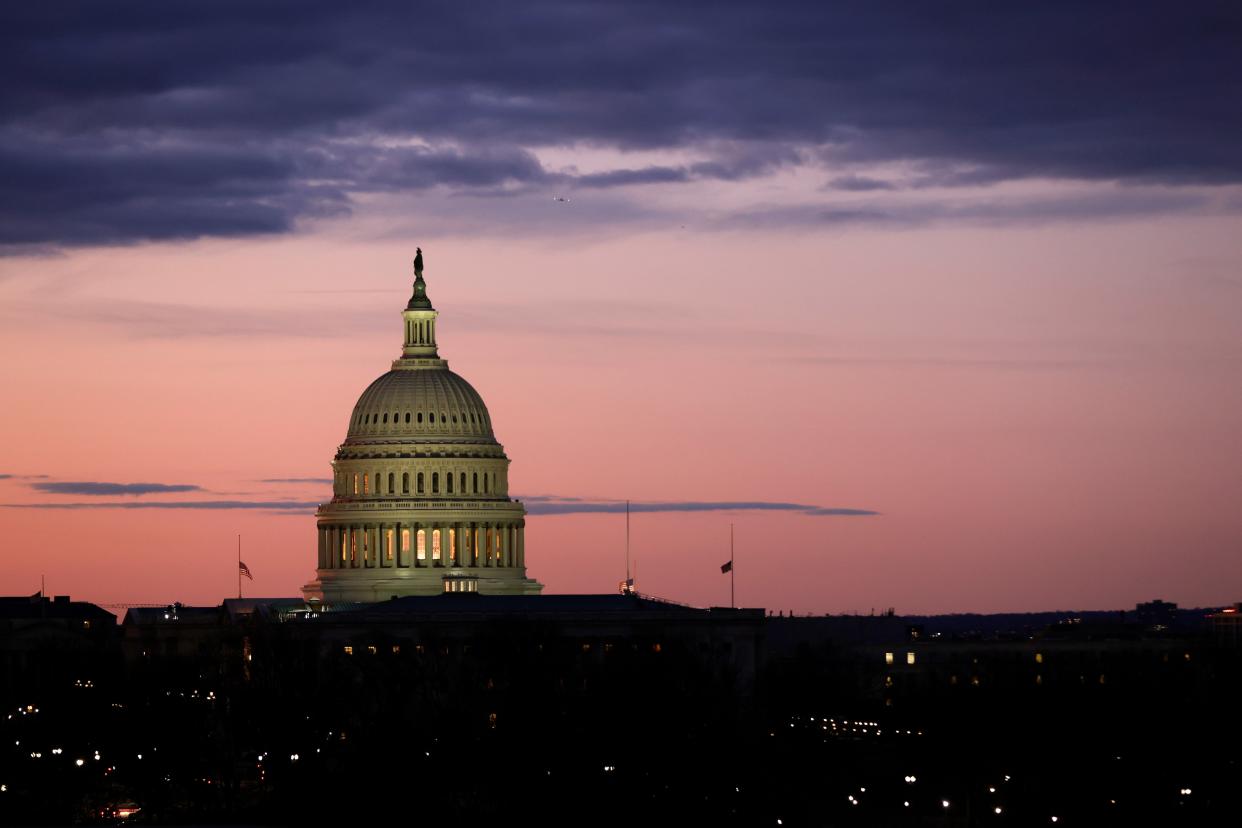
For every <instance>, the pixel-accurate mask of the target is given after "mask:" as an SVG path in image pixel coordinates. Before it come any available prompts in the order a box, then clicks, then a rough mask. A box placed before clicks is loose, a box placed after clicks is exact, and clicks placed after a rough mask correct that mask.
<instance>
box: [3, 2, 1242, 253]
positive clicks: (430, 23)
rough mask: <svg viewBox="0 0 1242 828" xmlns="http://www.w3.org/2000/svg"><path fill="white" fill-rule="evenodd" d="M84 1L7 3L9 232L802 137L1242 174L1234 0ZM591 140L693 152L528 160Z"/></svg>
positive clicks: (235, 211)
mask: <svg viewBox="0 0 1242 828" xmlns="http://www.w3.org/2000/svg"><path fill="white" fill-rule="evenodd" d="M71 8H72V11H71V12H66V11H65V10H64V8H63V7H62V5H61V4H39V3H11V4H7V5H6V6H5V8H4V11H3V13H2V18H0V100H2V101H4V104H3V106H2V108H0V246H2V247H6V248H7V249H8V250H10V251H28V250H30V249H32V248H38V247H39V246H41V245H42V246H51V247H56V246H62V245H83V244H112V243H132V242H137V241H142V240H160V239H192V238H198V237H202V236H222V237H245V236H252V235H256V234H271V233H287V232H290V231H292V230H294V229H296V228H297V227H298V226H299V223H301V222H304V221H305V220H307V219H315V218H321V217H330V216H342V215H346V214H348V213H349V211H351V210H353V209H356V207H357V205H358V204H359V203H360V202H359V196H363V195H366V194H374V193H389V192H402V193H410V192H421V191H429V190H446V191H451V192H480V193H484V192H485V193H488V194H490V196H492V197H494V196H497V195H503V194H505V193H508V192H512V191H514V190H518V191H525V190H528V189H530V188H539V187H548V186H556V187H557V188H564V187H566V186H569V187H574V186H576V187H581V188H605V187H642V186H647V185H652V184H659V185H664V186H668V185H672V186H680V185H685V184H689V183H690V182H693V181H696V180H701V179H716V180H723V181H736V180H740V179H742V178H745V177H749V176H754V175H762V174H765V173H766V172H770V171H771V170H773V169H776V168H777V167H780V166H782V165H784V164H789V163H799V164H806V165H812V166H821V167H823V168H825V169H827V170H829V171H830V174H831V173H832V172H834V171H835V172H837V173H838V174H837V175H836V177H835V178H834V179H833V180H834V181H835V182H836V188H837V189H840V190H845V191H850V190H853V191H863V192H865V191H867V190H868V189H873V190H874V189H877V187H876V185H875V182H876V181H878V179H874V178H872V177H870V176H867V175H864V174H859V173H855V172H853V171H856V170H859V169H865V168H866V167H867V166H868V165H875V164H885V163H889V162H901V163H904V164H909V165H911V166H913V167H915V168H917V169H918V170H919V173H918V175H919V176H920V177H922V178H923V179H924V180H925V181H926V182H929V183H934V184H935V185H936V186H948V185H952V184H953V183H954V182H956V183H958V184H967V183H969V184H971V185H981V184H988V183H990V182H996V181H1006V180H1012V179H1024V178H1053V179H1080V180H1090V181H1105V182H1107V181H1126V182H1146V183H1154V184H1160V185H1169V186H1183V185H1187V184H1196V185H1202V184H1206V185H1218V184H1224V183H1238V182H1242V144H1240V143H1239V142H1238V141H1237V140H1236V138H1235V136H1237V135H1238V134H1239V133H1240V132H1242V108H1239V107H1237V106H1236V104H1235V102H1236V101H1237V100H1238V98H1239V97H1240V94H1242V88H1240V87H1239V80H1238V79H1239V77H1242V67H1240V66H1239V60H1240V59H1239V55H1242V12H1239V10H1238V6H1237V4H1236V3H1233V2H1231V0H1188V2H1187V3H1181V4H1169V3H1163V2H1158V0H1136V2H1133V3H1129V4H1124V5H1117V4H1105V3H1097V4H1087V5H1084V4H1082V3H1079V2H1074V0H1045V2H1041V3H1036V4H1030V3H1026V4H1016V3H996V2H991V0H965V1H964V2H961V3H956V4H954V5H953V6H952V8H951V9H942V8H939V7H932V6H928V5H927V4H917V3H915V4H909V3H907V4H891V3H883V2H879V3H877V2H864V0H845V2H839V3H822V2H818V0H801V2H797V1H795V2H789V3H781V4H774V5H770V6H767V7H765V8H764V9H763V10H762V13H759V12H758V11H756V9H755V6H754V4H753V3H751V2H747V1H746V0H711V2H710V3H709V2H707V0H701V2H686V3H664V4H658V3H645V4H635V3H620V2H617V3H609V2H603V3H593V4H588V5H585V6H584V5H582V4H580V3H573V2H570V0H549V2H544V3H538V4H529V3H510V2H503V1H502V0H491V1H490V2H488V0H482V2H480V3H471V4H454V3H429V4H428V3H422V4H410V3H407V2H404V0H372V1H371V2H362V3H353V4H347V5H342V4H340V3H337V2H332V0H304V2H299V3H278V4H262V5H256V4H251V3H239V2H223V3H221V2H208V1H207V0H187V1H186V2H179V3H162V2H158V0H147V1H146V2H133V3H127V4H122V5H117V4H98V3H90V2H80V3H77V4H71ZM575 146H583V147H592V148H603V149H608V150H613V151H617V152H623V151H629V150H661V151H663V150H667V151H671V152H674V153H681V154H682V155H684V156H686V157H691V158H693V159H694V160H691V161H688V162H685V163H672V164H659V163H656V164H651V165H649V166H645V167H643V166H640V167H624V166H619V168H617V169H599V170H593V171H591V172H588V173H585V174H579V173H577V172H575V171H573V170H558V169H549V168H548V167H546V166H545V165H544V164H542V163H541V162H540V161H539V158H538V150H539V149H541V148H549V147H560V148H566V147H569V148H572V147H575ZM790 159H795V160H790ZM842 170H848V171H851V174H850V175H840V174H839V173H840V171H842ZM830 186H832V185H830ZM1166 209H1170V210H1175V209H1177V205H1175V204H1168V205H1166Z"/></svg>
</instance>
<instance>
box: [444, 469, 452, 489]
mask: <svg viewBox="0 0 1242 828" xmlns="http://www.w3.org/2000/svg"><path fill="white" fill-rule="evenodd" d="M444 489H445V491H447V492H448V493H449V494H452V493H453V473H452V472H449V473H448V474H446V475H444Z"/></svg>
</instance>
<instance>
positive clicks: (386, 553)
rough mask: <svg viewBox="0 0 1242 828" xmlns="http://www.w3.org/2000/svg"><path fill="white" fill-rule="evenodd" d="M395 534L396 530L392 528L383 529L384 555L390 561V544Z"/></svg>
mask: <svg viewBox="0 0 1242 828" xmlns="http://www.w3.org/2000/svg"><path fill="white" fill-rule="evenodd" d="M395 534H396V532H394V531H393V530H392V529H386V530H385V531H384V557H386V558H387V559H388V560H390V561H391V560H392V545H393V541H394V540H395V538H394V535H395Z"/></svg>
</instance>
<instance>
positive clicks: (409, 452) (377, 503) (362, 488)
mask: <svg viewBox="0 0 1242 828" xmlns="http://www.w3.org/2000/svg"><path fill="white" fill-rule="evenodd" d="M414 267H415V272H414V276H415V279H414V294H413V296H411V297H410V301H409V303H408V304H407V305H406V308H405V310H404V311H403V312H402V316H403V317H404V333H405V344H404V346H403V347H402V352H401V356H400V358H398V359H397V360H395V361H394V362H393V363H392V370H390V371H388V373H386V374H384V375H383V376H381V377H379V379H377V380H375V381H374V382H373V383H371V384H370V386H368V387H367V389H366V390H365V391H363V392H362V396H361V397H359V399H358V404H357V405H355V406H354V410H353V413H352V414H351V415H350V419H349V428H348V432H347V434H346V437H345V442H344V443H342V444H341V446H340V448H339V449H337V453H336V458H335V459H334V460H333V461H332V469H333V476H332V479H333V486H332V501H331V502H330V503H326V504H323V505H322V506H320V507H319V511H318V530H319V531H318V537H319V562H318V569H317V571H316V578H315V580H314V581H312V582H311V583H309V584H307V585H306V586H305V587H303V588H302V591H303V593H305V595H306V597H307V598H308V599H311V600H314V599H319V600H322V601H325V602H329V603H331V602H339V601H377V600H385V599H387V598H390V597H394V596H405V595H433V594H437V593H442V592H479V593H483V594H487V595H537V594H538V593H539V591H540V590H541V589H542V588H543V585H542V584H540V583H538V582H537V581H534V580H531V579H529V578H527V577H526V548H525V525H526V523H525V515H526V510H525V508H523V506H522V504H521V503H520V502H519V501H516V500H511V499H510V498H509V474H508V473H509V458H508V457H506V456H505V452H504V447H503V446H501V445H500V443H498V442H497V441H496V438H495V436H494V435H493V432H492V421H491V417H490V416H489V415H488V412H487V407H486V406H485V405H484V404H483V399H482V398H481V397H480V396H479V394H478V392H477V391H475V390H474V388H472V387H471V385H470V383H468V382H466V381H465V380H464V379H462V378H461V377H460V376H458V375H457V374H455V373H453V372H452V371H450V370H449V368H448V362H447V361H445V360H443V359H440V355H439V351H438V350H437V346H436V333H437V331H436V328H437V320H436V318H437V316H438V315H439V314H438V312H437V311H436V310H435V308H433V307H432V305H431V300H430V299H428V298H427V285H426V282H425V281H424V280H423V269H422V254H421V251H420V253H419V256H418V258H417V259H416V260H415V264H414Z"/></svg>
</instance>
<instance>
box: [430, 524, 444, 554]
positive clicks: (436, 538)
mask: <svg viewBox="0 0 1242 828" xmlns="http://www.w3.org/2000/svg"><path fill="white" fill-rule="evenodd" d="M442 531H443V530H441V529H435V530H433V531H432V533H431V559H432V560H433V561H438V560H440V533H441V532H442Z"/></svg>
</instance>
